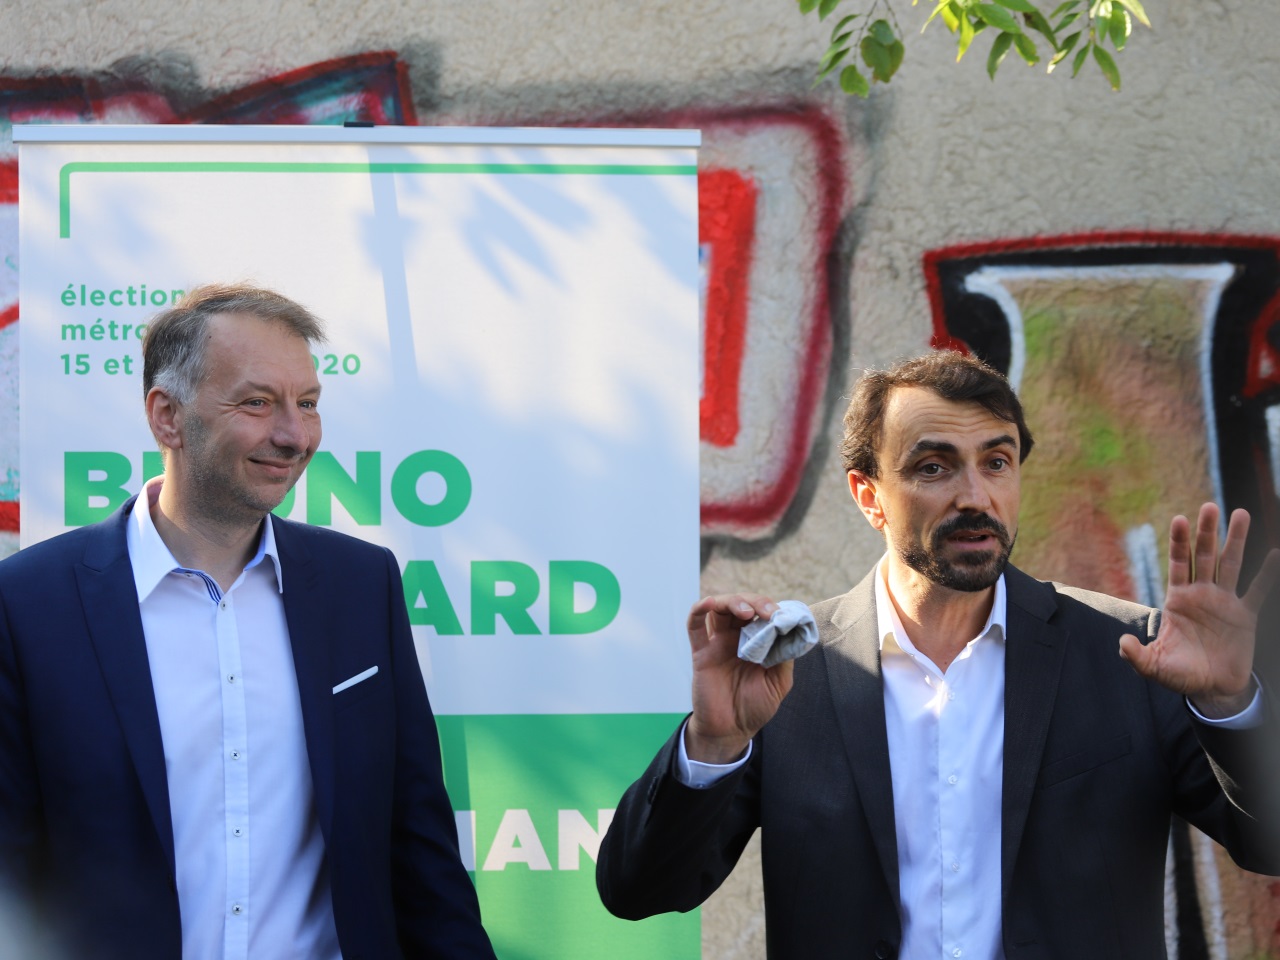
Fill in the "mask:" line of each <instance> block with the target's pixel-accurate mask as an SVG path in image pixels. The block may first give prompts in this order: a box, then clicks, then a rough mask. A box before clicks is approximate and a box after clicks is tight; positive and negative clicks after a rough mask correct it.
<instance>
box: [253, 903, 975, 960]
mask: <svg viewBox="0 0 1280 960" xmlns="http://www.w3.org/2000/svg"><path fill="white" fill-rule="evenodd" d="M231 912H232V913H234V914H235V915H236V916H237V917H238V916H240V914H242V913H244V907H242V906H240V904H238V903H233V904H232V905H231ZM959 955H960V951H959V950H957V951H956V956H959Z"/></svg>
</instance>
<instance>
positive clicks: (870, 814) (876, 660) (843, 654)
mask: <svg viewBox="0 0 1280 960" xmlns="http://www.w3.org/2000/svg"><path fill="white" fill-rule="evenodd" d="M875 576H876V568H873V569H872V571H871V573H870V574H868V575H867V577H866V578H865V579H864V580H863V581H862V582H861V583H860V584H858V586H856V587H854V588H853V589H852V590H851V591H849V593H847V594H845V595H844V597H842V598H841V600H840V602H839V605H838V606H837V608H836V610H835V612H834V614H833V616H832V618H831V625H832V628H833V631H832V635H830V636H829V638H828V637H824V638H823V644H822V656H823V659H824V662H825V663H826V666H827V681H828V684H829V685H830V690H831V698H832V700H833V702H834V703H835V714H836V717H837V720H838V723H839V725H840V733H841V737H842V738H843V740H844V747H845V752H846V754H847V755H848V757H849V765H850V768H851V769H852V771H853V779H854V783H855V784H856V785H857V788H858V796H859V798H860V799H861V801H862V809H863V810H864V811H865V813H866V816H867V824H868V826H869V828H870V830H871V837H872V840H873V841H874V842H875V846H876V851H877V852H878V853H879V855H880V866H881V868H882V869H883V870H884V876H885V882H886V883H887V884H888V885H889V889H890V890H891V891H893V894H894V896H895V897H896V896H897V893H898V839H897V831H896V828H895V825H894V815H893V779H892V776H891V774H890V770H889V734H888V730H887V728H886V726H885V719H884V684H883V680H882V678H881V673H880V637H879V636H878V630H877V628H876V624H877V621H876V605H875V580H874V578H875Z"/></svg>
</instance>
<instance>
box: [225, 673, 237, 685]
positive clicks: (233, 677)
mask: <svg viewBox="0 0 1280 960" xmlns="http://www.w3.org/2000/svg"><path fill="white" fill-rule="evenodd" d="M235 682H236V675H235V674H234V673H229V674H227V683H235Z"/></svg>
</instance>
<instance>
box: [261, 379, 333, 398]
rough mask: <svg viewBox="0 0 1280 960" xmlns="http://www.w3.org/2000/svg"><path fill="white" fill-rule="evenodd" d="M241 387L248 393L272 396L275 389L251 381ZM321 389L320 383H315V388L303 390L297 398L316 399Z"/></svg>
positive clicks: (265, 384) (322, 387)
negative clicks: (312, 397)
mask: <svg viewBox="0 0 1280 960" xmlns="http://www.w3.org/2000/svg"><path fill="white" fill-rule="evenodd" d="M241 386H242V387H243V388H244V389H246V390H248V391H249V392H250V393H271V394H274V393H275V392H276V388H275V387H273V386H272V385H271V384H269V383H255V382H251V381H246V382H245V383H243V384H241ZM323 389H324V385H323V384H321V383H317V384H316V385H315V387H314V388H312V389H309V390H303V391H302V392H301V393H300V394H299V396H302V397H310V396H316V397H318V396H320V391H321V390H323Z"/></svg>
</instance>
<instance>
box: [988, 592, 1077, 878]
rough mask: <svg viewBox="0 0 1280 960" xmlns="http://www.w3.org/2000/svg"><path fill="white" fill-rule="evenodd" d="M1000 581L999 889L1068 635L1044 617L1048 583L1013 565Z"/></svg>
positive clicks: (1018, 833) (1032, 781) (1049, 609)
mask: <svg viewBox="0 0 1280 960" xmlns="http://www.w3.org/2000/svg"><path fill="white" fill-rule="evenodd" d="M1005 586H1006V588H1007V596H1008V603H1009V606H1008V626H1009V635H1008V637H1006V638H1005V683H1004V777H1003V787H1002V791H1003V792H1002V799H1001V810H1000V824H1001V831H1000V840H1001V857H1000V868H1001V869H1000V874H1001V880H1002V884H1001V886H1002V890H1004V891H1007V890H1008V889H1009V884H1010V882H1011V879H1012V877H1013V866H1014V864H1015V863H1016V862H1017V859H1018V847H1019V845H1020V844H1021V842H1022V830H1023V827H1024V826H1025V825H1026V821H1027V810H1028V808H1029V807H1030V804H1031V794H1032V791H1033V790H1034V789H1035V785H1036V779H1037V778H1038V777H1039V775H1040V765H1041V759H1042V757H1043V754H1044V745H1045V738H1046V737H1047V736H1048V732H1049V720H1050V718H1051V717H1052V716H1053V707H1054V703H1055V701H1056V699H1057V695H1058V679H1059V677H1060V675H1061V672H1062V658H1063V655H1064V653H1065V652H1066V647H1067V639H1068V636H1069V634H1068V632H1067V631H1066V630H1065V629H1063V628H1061V627H1058V626H1056V625H1054V624H1051V623H1050V622H1049V621H1050V619H1051V618H1052V617H1053V615H1054V614H1055V613H1056V612H1057V600H1056V594H1055V592H1054V589H1053V587H1052V586H1050V585H1049V584H1047V583H1041V582H1040V581H1038V580H1033V579H1032V578H1031V577H1029V576H1027V575H1026V574H1025V573H1023V572H1022V571H1020V570H1016V569H1014V568H1013V567H1009V568H1007V569H1006V571H1005Z"/></svg>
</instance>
